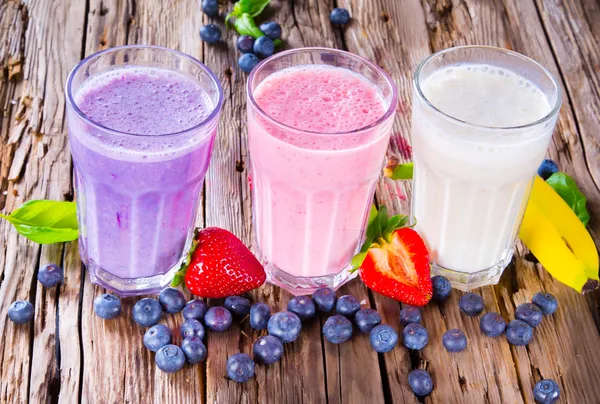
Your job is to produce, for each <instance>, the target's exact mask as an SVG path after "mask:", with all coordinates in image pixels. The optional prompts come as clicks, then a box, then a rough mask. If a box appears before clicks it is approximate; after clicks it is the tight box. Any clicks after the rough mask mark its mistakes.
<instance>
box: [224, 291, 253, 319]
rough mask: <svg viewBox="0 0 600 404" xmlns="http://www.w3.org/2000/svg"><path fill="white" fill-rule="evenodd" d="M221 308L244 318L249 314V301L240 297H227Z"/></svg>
mask: <svg viewBox="0 0 600 404" xmlns="http://www.w3.org/2000/svg"><path fill="white" fill-rule="evenodd" d="M223 306H225V308H226V309H227V310H229V311H230V312H231V313H233V314H234V315H236V316H238V317H245V316H247V315H248V313H250V300H248V299H246V298H245V297H241V296H229V297H228V298H227V299H225V302H224V303H223Z"/></svg>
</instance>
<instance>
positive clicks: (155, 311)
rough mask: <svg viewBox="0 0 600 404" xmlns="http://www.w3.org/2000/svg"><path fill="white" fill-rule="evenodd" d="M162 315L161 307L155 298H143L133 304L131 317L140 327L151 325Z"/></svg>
mask: <svg viewBox="0 0 600 404" xmlns="http://www.w3.org/2000/svg"><path fill="white" fill-rule="evenodd" d="M161 317H162V308H161V307H160V303H159V302H158V301H157V300H156V299H152V298H149V297H147V298H145V299H142V300H140V301H139V302H137V303H136V304H135V306H133V319H134V320H135V322H136V323H138V324H139V325H141V326H142V327H152V326H153V325H154V324H156V323H158V320H160V318H161Z"/></svg>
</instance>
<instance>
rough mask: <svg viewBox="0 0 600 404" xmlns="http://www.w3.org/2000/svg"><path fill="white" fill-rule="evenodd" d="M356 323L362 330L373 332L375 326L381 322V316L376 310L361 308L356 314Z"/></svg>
mask: <svg viewBox="0 0 600 404" xmlns="http://www.w3.org/2000/svg"><path fill="white" fill-rule="evenodd" d="M354 324H356V326H357V327H358V329H359V330H360V332H364V333H367V332H371V330H372V329H373V328H375V327H376V326H378V325H379V324H381V316H380V315H379V313H378V312H377V311H376V310H373V309H361V310H359V311H357V312H356V314H355V315H354Z"/></svg>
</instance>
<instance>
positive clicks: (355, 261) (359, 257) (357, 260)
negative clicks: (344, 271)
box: [350, 252, 367, 273]
mask: <svg viewBox="0 0 600 404" xmlns="http://www.w3.org/2000/svg"><path fill="white" fill-rule="evenodd" d="M366 257H367V253H366V252H361V253H359V254H356V255H355V256H354V258H352V262H351V264H352V269H351V270H350V272H351V273H352V272H354V271H356V270H358V269H359V268H360V266H361V265H362V263H363V261H364V260H365V258H366Z"/></svg>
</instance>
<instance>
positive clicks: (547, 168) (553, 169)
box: [538, 159, 558, 181]
mask: <svg viewBox="0 0 600 404" xmlns="http://www.w3.org/2000/svg"><path fill="white" fill-rule="evenodd" d="M557 172H558V165H556V162H555V161H554V160H550V159H546V160H544V161H542V164H540V167H539V168H538V175H539V176H540V177H542V178H543V179H544V181H546V180H547V179H548V178H550V176H551V175H552V174H554V173H557Z"/></svg>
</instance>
